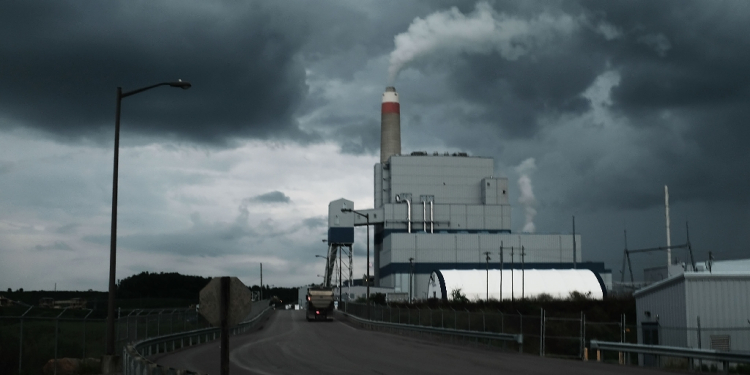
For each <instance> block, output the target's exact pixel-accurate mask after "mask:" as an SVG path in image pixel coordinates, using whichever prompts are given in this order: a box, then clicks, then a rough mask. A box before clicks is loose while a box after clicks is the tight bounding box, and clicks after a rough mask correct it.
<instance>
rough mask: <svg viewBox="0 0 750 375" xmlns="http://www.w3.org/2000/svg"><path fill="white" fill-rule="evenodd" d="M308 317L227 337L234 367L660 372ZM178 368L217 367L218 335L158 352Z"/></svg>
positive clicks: (265, 370) (276, 319)
mask: <svg viewBox="0 0 750 375" xmlns="http://www.w3.org/2000/svg"><path fill="white" fill-rule="evenodd" d="M338 317H339V316H338V315H337V316H336V317H335V318H334V320H333V321H331V322H307V321H306V320H305V315H304V311H293V310H281V311H277V312H275V313H274V314H272V315H271V317H270V319H269V320H268V321H267V322H266V323H265V324H264V326H263V328H262V329H260V330H258V331H255V332H252V333H247V334H243V335H239V336H234V337H232V338H231V340H230V354H229V357H230V361H231V364H230V369H229V373H230V374H232V375H239V374H303V373H304V374H409V375H412V374H462V375H463V374H472V375H474V374H493V375H497V374H661V375H664V374H665V372H664V371H659V370H655V369H643V368H638V367H624V366H618V365H611V364H602V363H596V362H581V361H574V360H563V359H553V358H540V357H537V356H533V355H528V354H527V355H522V354H518V353H510V352H501V351H497V350H490V349H485V348H474V347H470V346H462V345H451V344H446V343H442V342H434V341H429V340H428V339H419V338H413V337H405V336H400V335H394V334H389V333H382V332H372V331H368V330H361V329H358V328H355V327H353V326H351V325H349V324H346V323H345V322H343V321H342V320H341V319H343V318H340V319H336V318H338ZM157 363H159V364H161V365H164V366H169V367H172V368H177V369H187V370H191V371H196V372H202V373H208V374H219V340H216V341H213V342H211V343H208V344H205V345H200V346H197V347H193V348H189V349H185V350H181V351H178V352H174V353H170V354H167V355H165V356H163V357H160V358H159V359H158V360H157Z"/></svg>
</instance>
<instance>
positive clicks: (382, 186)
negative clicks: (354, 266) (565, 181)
mask: <svg viewBox="0 0 750 375" xmlns="http://www.w3.org/2000/svg"><path fill="white" fill-rule="evenodd" d="M400 126H401V124H400V104H399V98H398V94H397V93H396V90H395V89H394V88H393V87H388V88H387V89H386V92H385V93H384V94H383V98H382V114H381V155H380V163H378V164H376V165H375V167H374V186H373V190H374V201H373V208H365V209H359V208H355V207H354V206H353V202H351V201H348V200H346V199H339V200H336V201H332V202H331V203H330V204H329V220H328V221H329V230H328V243H329V256H328V259H329V265H328V266H327V270H326V274H327V276H328V279H327V280H330V274H331V272H332V270H333V268H334V267H333V264H334V262H335V259H336V256H337V254H338V251H340V250H344V251H346V250H347V249H348V250H349V254H351V244H352V243H353V242H354V229H353V227H354V226H364V225H368V226H370V225H371V226H373V234H374V238H373V246H372V254H371V256H372V261H373V263H374V269H373V274H374V283H375V286H379V287H384V288H393V289H394V291H395V292H405V293H408V294H409V295H410V296H411V297H412V298H416V299H423V298H428V297H429V295H428V285H429V280H430V275H431V274H432V273H433V271H436V270H482V272H484V271H485V270H486V269H490V270H499V269H501V268H502V269H504V270H513V269H515V270H519V272H520V271H521V270H522V269H523V270H532V269H536V270H550V269H576V268H577V269H587V270H590V271H592V272H593V274H594V275H596V277H597V278H598V280H599V281H600V284H602V285H604V286H605V289H610V288H611V271H609V270H606V269H605V268H604V264H603V263H594V262H582V261H581V260H582V251H581V236H580V234H575V235H571V234H532V233H513V232H512V231H511V205H510V202H509V199H508V195H509V194H508V192H509V186H508V179H507V178H505V177H500V176H498V172H497V171H495V161H494V159H493V158H489V157H474V156H469V155H468V154H466V153H451V154H448V153H438V152H433V153H431V154H430V153H427V152H424V151H416V152H411V153H409V154H402V153H401V136H400ZM342 210H343V211H342ZM368 230H369V228H368ZM368 235H369V232H368ZM490 298H494V299H500V293H499V289H498V293H496V295H492V296H490ZM503 298H504V299H510V298H511V296H510V294H508V295H507V296H505V295H503Z"/></svg>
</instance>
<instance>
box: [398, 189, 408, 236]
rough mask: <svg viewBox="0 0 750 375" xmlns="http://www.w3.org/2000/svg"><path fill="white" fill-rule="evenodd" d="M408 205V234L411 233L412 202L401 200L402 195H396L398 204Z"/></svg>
mask: <svg viewBox="0 0 750 375" xmlns="http://www.w3.org/2000/svg"><path fill="white" fill-rule="evenodd" d="M401 202H404V203H406V228H407V231H408V233H411V201H409V200H408V199H404V200H401V196H400V195H396V203H401Z"/></svg>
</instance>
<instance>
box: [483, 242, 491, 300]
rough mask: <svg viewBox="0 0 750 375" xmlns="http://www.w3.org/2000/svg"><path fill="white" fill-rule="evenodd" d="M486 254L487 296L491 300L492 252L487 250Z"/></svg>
mask: <svg viewBox="0 0 750 375" xmlns="http://www.w3.org/2000/svg"><path fill="white" fill-rule="evenodd" d="M484 255H485V256H486V258H485V262H486V263H487V297H486V300H487V301H488V302H489V300H490V252H489V251H485V252H484Z"/></svg>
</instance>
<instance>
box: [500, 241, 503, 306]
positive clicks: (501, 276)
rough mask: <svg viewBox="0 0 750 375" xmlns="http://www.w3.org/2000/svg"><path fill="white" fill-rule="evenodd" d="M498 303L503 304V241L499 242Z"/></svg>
mask: <svg viewBox="0 0 750 375" xmlns="http://www.w3.org/2000/svg"><path fill="white" fill-rule="evenodd" d="M500 302H503V241H500Z"/></svg>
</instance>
